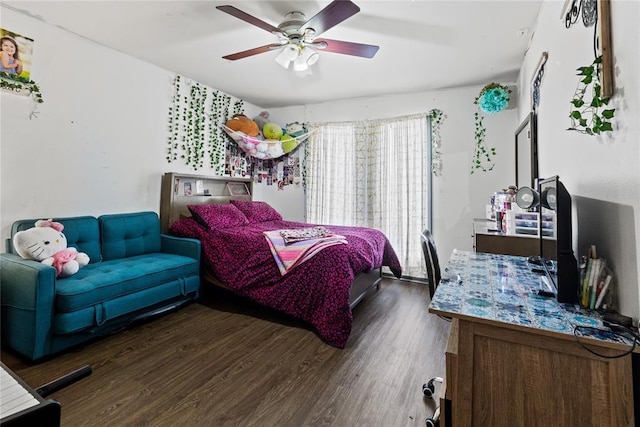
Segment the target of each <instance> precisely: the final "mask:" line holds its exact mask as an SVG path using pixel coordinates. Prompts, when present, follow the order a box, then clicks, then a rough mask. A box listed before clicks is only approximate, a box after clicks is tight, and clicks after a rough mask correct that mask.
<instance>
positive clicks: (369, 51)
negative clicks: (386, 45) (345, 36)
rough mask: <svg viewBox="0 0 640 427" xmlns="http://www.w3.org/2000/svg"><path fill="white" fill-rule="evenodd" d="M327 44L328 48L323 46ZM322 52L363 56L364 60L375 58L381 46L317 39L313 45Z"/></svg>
mask: <svg viewBox="0 0 640 427" xmlns="http://www.w3.org/2000/svg"><path fill="white" fill-rule="evenodd" d="M324 44H326V47H323V45H324ZM311 46H312V47H317V48H318V49H319V50H320V51H322V52H333V53H342V54H344V55H352V56H361V57H363V58H373V57H374V56H375V54H376V52H378V49H380V47H379V46H374V45H371V44H362V43H353V42H344V41H341V40H331V39H315V40H314V41H313V43H312V44H311Z"/></svg>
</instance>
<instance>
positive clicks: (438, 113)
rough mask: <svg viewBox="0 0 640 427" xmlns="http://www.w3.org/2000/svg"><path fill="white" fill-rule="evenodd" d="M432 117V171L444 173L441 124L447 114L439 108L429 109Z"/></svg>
mask: <svg viewBox="0 0 640 427" xmlns="http://www.w3.org/2000/svg"><path fill="white" fill-rule="evenodd" d="M428 117H429V119H431V172H432V173H433V175H434V176H441V175H442V153H441V152H440V148H441V147H442V137H441V136H440V125H442V122H443V121H444V119H446V118H447V116H446V115H445V114H444V113H443V112H442V110H438V109H437V108H435V109H433V110H431V111H429V115H428Z"/></svg>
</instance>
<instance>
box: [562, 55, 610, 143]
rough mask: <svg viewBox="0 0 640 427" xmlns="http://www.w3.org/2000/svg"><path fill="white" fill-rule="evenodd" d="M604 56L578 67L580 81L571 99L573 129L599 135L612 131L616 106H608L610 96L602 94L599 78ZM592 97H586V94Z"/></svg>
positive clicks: (571, 128) (570, 115)
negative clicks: (612, 120)
mask: <svg viewBox="0 0 640 427" xmlns="http://www.w3.org/2000/svg"><path fill="white" fill-rule="evenodd" d="M601 60H602V57H598V58H596V59H595V60H594V61H593V63H592V64H591V65H588V66H586V67H579V68H578V69H577V71H578V76H580V82H579V83H578V87H577V88H576V91H575V93H574V95H573V99H572V100H571V112H570V114H569V117H570V119H571V127H569V128H568V129H567V130H573V131H576V132H579V133H584V134H588V135H597V134H600V133H602V132H607V131H612V130H613V126H612V125H611V119H613V116H614V115H615V111H616V110H615V108H607V106H608V104H609V98H608V97H605V96H604V95H603V94H602V87H601V85H600V81H599V79H598V66H599V65H600V61H601ZM587 94H588V95H589V96H590V97H591V98H588V97H587V98H586V99H585V95H587Z"/></svg>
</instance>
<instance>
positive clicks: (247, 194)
mask: <svg viewBox="0 0 640 427" xmlns="http://www.w3.org/2000/svg"><path fill="white" fill-rule="evenodd" d="M252 194H253V181H252V180H251V178H231V177H226V176H207V175H192V174H186V173H177V172H167V173H165V174H163V175H162V187H161V190H160V227H161V230H162V232H163V233H166V232H168V231H169V226H171V224H173V223H174V221H176V220H178V219H180V217H181V216H191V213H190V212H189V209H188V208H187V206H188V205H205V204H209V203H229V201H230V200H232V199H238V200H252Z"/></svg>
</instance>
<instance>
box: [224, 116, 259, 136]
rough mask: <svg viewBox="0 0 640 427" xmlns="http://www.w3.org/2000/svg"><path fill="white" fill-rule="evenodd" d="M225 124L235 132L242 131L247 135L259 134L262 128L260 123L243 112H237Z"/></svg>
mask: <svg viewBox="0 0 640 427" xmlns="http://www.w3.org/2000/svg"><path fill="white" fill-rule="evenodd" d="M225 126H226V127H228V128H229V129H231V130H232V131H234V132H242V133H243V134H245V135H247V136H258V135H259V134H260V129H258V124H257V123H256V122H254V121H253V120H251V119H250V118H249V117H247V116H245V115H243V114H236V115H235V116H233V117H231V118H230V119H229V120H227V123H225Z"/></svg>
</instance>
